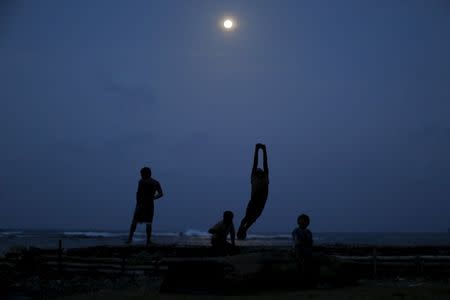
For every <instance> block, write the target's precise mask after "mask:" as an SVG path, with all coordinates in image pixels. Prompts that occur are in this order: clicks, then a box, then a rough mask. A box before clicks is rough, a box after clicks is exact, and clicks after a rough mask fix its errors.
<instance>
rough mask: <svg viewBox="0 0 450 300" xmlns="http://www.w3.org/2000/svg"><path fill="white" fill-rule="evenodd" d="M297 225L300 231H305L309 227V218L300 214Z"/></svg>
mask: <svg viewBox="0 0 450 300" xmlns="http://www.w3.org/2000/svg"><path fill="white" fill-rule="evenodd" d="M297 224H298V226H299V227H300V228H301V229H306V228H308V226H309V217H308V215H305V214H301V215H300V216H298V218H297Z"/></svg>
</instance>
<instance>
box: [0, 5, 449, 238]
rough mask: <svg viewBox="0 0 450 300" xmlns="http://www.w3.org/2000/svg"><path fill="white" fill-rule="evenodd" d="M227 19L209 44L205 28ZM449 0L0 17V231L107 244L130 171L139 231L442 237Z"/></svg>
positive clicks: (113, 9) (127, 8)
mask: <svg viewBox="0 0 450 300" xmlns="http://www.w3.org/2000/svg"><path fill="white" fill-rule="evenodd" d="M225 15H229V16H232V17H234V18H235V19H236V20H237V21H238V22H239V26H238V28H237V29H236V30H235V31H232V32H224V31H223V30H222V29H221V28H220V27H219V26H218V23H219V21H220V20H222V18H223V16H225ZM449 37H450V2H449V1H447V0H433V1H429V0H423V1H413V0H411V1H406V0H395V1H392V0H386V1H360V0H353V1H350V0H345V1H344V0H343V1H334V0H329V1H299V0H292V1H288V0H284V1H275V0H273V1H259V0H258V1H256V0H255V1H200V0H197V1H188V0H186V1H184V0H183V1H182V0H178V1H176V0H170V1H162V0H161V1H106V0H105V1H87V0H86V1H57V0H54V1H44V0H42V1H2V3H1V4H0V84H1V88H0V104H1V109H0V122H1V127H0V134H1V147H0V166H1V167H0V201H1V210H0V227H26V228H94V229H96V228H97V229H99V228H103V229H105V228H106V229H108V228H110V229H124V230H126V229H127V228H128V226H129V223H130V221H131V216H132V212H133V209H134V201H135V191H136V184H137V180H138V171H139V169H140V167H141V166H143V165H149V166H151V167H152V169H153V173H154V177H155V178H156V179H158V180H159V181H160V182H161V184H162V186H163V189H164V191H165V197H164V198H162V199H161V200H159V201H158V203H157V205H156V218H155V230H184V229H187V228H197V229H206V228H208V226H209V225H211V224H213V223H214V222H215V221H216V220H217V219H218V218H219V217H220V215H221V213H222V211H223V210H225V209H231V210H233V211H234V212H235V216H236V220H235V221H236V222H238V221H239V220H240V218H241V217H242V216H243V213H244V209H245V206H246V204H247V201H248V199H249V196H250V178H249V177H250V168H251V160H252V151H253V147H254V144H255V143H257V142H262V143H265V144H267V147H268V154H269V165H270V169H271V178H270V180H271V184H270V194H269V199H268V202H267V205H266V210H265V212H264V213H263V215H262V217H261V218H260V219H259V220H258V222H257V223H256V224H255V226H254V228H253V230H254V231H290V230H291V229H292V228H293V227H294V226H295V220H296V216H297V215H298V214H299V213H301V212H306V213H308V214H310V216H311V218H312V223H311V228H312V229H313V230H315V231H442V230H446V229H447V227H449V226H450V217H449V213H448V212H449V211H450V201H449V199H450V119H449V118H448V116H449V115H450V55H449V53H450V38H449Z"/></svg>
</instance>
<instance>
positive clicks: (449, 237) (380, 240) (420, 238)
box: [0, 229, 450, 254]
mask: <svg viewBox="0 0 450 300" xmlns="http://www.w3.org/2000/svg"><path fill="white" fill-rule="evenodd" d="M127 235H128V232H126V231H106V230H102V231H94V230H1V231H0V254H4V253H5V252H6V251H7V250H8V249H10V248H11V247H39V248H57V247H58V241H59V240H62V242H63V247H64V248H65V249H68V248H76V247H88V246H100V245H110V246H119V245H124V244H125V241H126V239H127ZM313 235H314V243H315V244H316V245H335V244H347V245H376V246H385V245H389V246H418V245H425V246H450V234H449V233H447V232H443V233H392V232H371V233H360V232H358V233H349V232H347V233H342V232H334V233H333V232H313ZM209 239H210V235H209V234H208V233H207V232H206V231H202V230H196V229H188V230H185V231H181V232H154V234H153V238H152V240H153V242H155V243H157V244H167V245H186V246H189V245H191V246H195V245H197V246H198V245H200V246H201V245H209ZM144 243H145V231H144V232H143V231H137V232H136V234H135V237H134V240H133V244H135V245H143V244H144ZM236 243H237V245H241V246H256V245H260V246H290V245H291V243H292V242H291V235H290V233H250V234H248V236H247V239H246V240H245V241H237V242H236Z"/></svg>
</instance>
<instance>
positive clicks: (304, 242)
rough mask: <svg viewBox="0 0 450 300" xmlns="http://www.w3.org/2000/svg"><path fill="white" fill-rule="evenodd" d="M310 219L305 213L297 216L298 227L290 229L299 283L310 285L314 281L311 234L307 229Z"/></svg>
mask: <svg viewBox="0 0 450 300" xmlns="http://www.w3.org/2000/svg"><path fill="white" fill-rule="evenodd" d="M309 223H310V220H309V217H308V216H307V215H305V214H302V215H300V216H298V218H297V224H298V227H297V228H295V229H294V230H293V231H292V240H293V246H294V252H295V259H296V262H297V266H298V269H299V272H300V280H301V285H302V286H305V287H310V286H311V285H312V284H313V282H314V278H313V277H314V272H313V259H312V258H313V257H312V246H313V236H312V233H311V231H310V230H309V229H308V226H309Z"/></svg>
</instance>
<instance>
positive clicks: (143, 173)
mask: <svg viewBox="0 0 450 300" xmlns="http://www.w3.org/2000/svg"><path fill="white" fill-rule="evenodd" d="M141 177H142V179H149V178H150V177H152V170H151V169H150V168H149V167H143V168H142V169H141Z"/></svg>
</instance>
